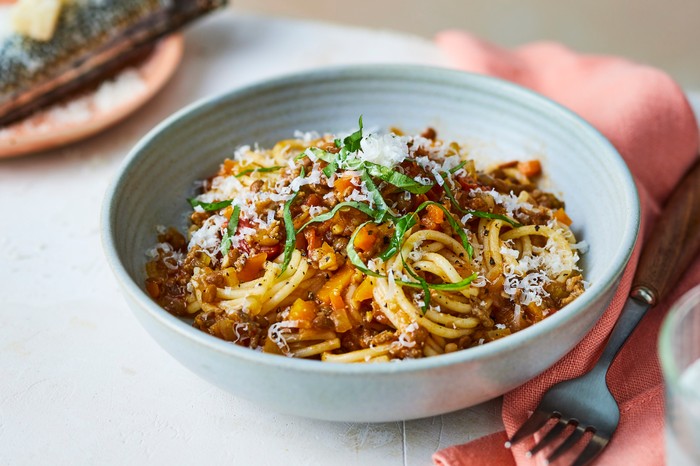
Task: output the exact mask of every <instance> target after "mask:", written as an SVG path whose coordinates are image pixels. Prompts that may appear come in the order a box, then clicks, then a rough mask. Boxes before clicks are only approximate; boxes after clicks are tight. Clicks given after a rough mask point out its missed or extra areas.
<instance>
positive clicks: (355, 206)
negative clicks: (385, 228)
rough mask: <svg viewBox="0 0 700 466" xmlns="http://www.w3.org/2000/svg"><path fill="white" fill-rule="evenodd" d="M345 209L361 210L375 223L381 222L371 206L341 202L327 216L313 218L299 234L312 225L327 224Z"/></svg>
mask: <svg viewBox="0 0 700 466" xmlns="http://www.w3.org/2000/svg"><path fill="white" fill-rule="evenodd" d="M344 207H352V208H353V209H356V210H359V211H360V212H363V213H365V214H367V215H369V216H370V217H371V218H372V219H373V220H374V221H378V220H379V217H378V212H377V211H376V210H374V209H372V208H370V206H368V205H367V204H365V203H363V202H356V201H347V202H341V203H339V204H336V206H335V207H333V209H331V210H329V211H328V212H326V213H325V214H321V215H318V216H316V217H314V218H312V219H311V220H309V221H308V222H306V223H305V224H304V225H302V226H301V228H299V229H298V230H297V234H298V233H301V232H302V231H303V230H304V229H305V228H306V227H307V226H309V225H311V224H312V223H321V222H325V221H327V220H330V219H332V218H333V217H335V214H337V213H338V211H339V210H340V209H342V208H344Z"/></svg>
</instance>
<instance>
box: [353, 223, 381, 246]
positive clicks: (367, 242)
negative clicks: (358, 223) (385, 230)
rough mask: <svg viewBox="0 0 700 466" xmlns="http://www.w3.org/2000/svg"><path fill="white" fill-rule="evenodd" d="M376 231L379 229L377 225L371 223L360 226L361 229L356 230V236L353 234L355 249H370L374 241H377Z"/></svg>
mask: <svg viewBox="0 0 700 466" xmlns="http://www.w3.org/2000/svg"><path fill="white" fill-rule="evenodd" d="M378 233H379V229H378V228H377V226H376V225H373V224H371V223H369V224H367V225H365V226H364V227H362V230H360V231H358V232H357V236H355V241H354V242H353V245H354V246H355V249H360V250H361V251H365V252H366V251H369V250H370V249H372V247H374V243H375V242H376V241H377V234H378Z"/></svg>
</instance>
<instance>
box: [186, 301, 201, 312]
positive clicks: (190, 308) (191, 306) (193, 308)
mask: <svg viewBox="0 0 700 466" xmlns="http://www.w3.org/2000/svg"><path fill="white" fill-rule="evenodd" d="M201 309H202V303H200V302H199V301H192V302H191V303H188V304H187V313H188V314H194V313H195V312H198V311H199V310H201Z"/></svg>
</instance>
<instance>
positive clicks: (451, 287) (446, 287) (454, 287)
mask: <svg viewBox="0 0 700 466" xmlns="http://www.w3.org/2000/svg"><path fill="white" fill-rule="evenodd" d="M478 276H479V274H477V273H476V272H474V273H473V274H471V275H469V276H468V277H467V278H464V279H462V280H460V281H458V282H457V283H428V288H429V289H431V290H438V291H460V290H463V289H465V288H466V287H468V286H469V285H470V284H471V282H473V281H474V280H476V279H477V277H478ZM396 283H400V284H401V285H403V286H408V287H410V288H423V287H422V286H421V284H420V283H414V282H404V281H401V280H396Z"/></svg>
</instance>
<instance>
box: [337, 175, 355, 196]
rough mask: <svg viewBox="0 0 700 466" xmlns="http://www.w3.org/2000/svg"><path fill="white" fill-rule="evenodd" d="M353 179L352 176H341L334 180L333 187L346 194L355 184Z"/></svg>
mask: <svg viewBox="0 0 700 466" xmlns="http://www.w3.org/2000/svg"><path fill="white" fill-rule="evenodd" d="M352 180H353V177H351V176H341V177H340V178H338V179H337V180H335V181H334V182H333V187H334V188H335V190H336V191H338V193H340V194H341V195H343V196H345V192H346V191H348V190H349V189H350V188H352V187H353V186H354V185H353V183H352Z"/></svg>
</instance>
